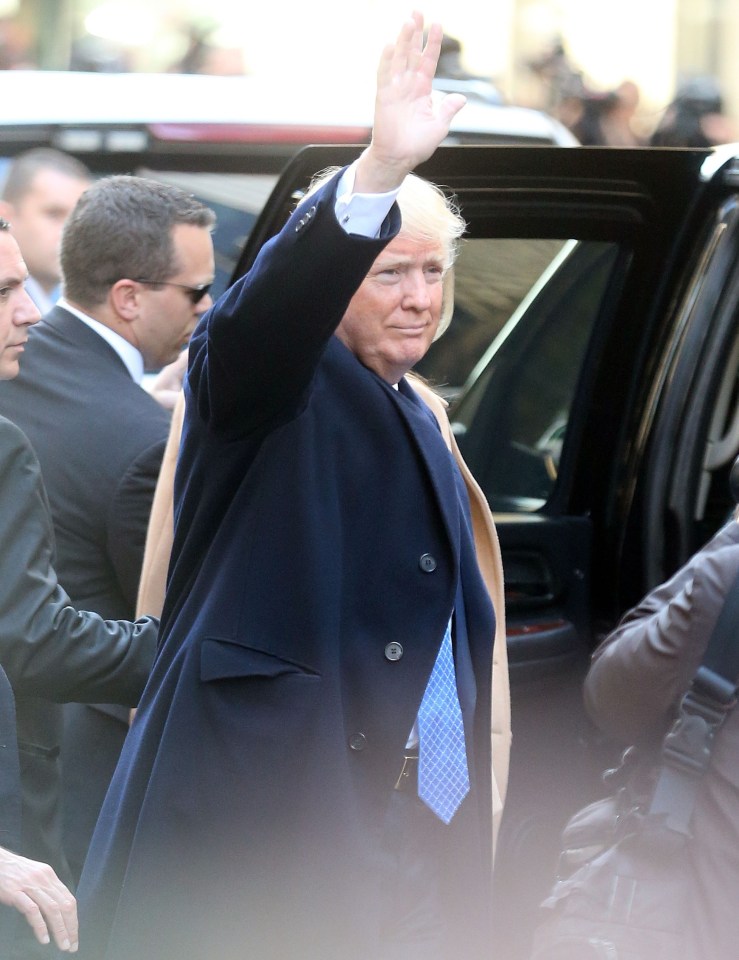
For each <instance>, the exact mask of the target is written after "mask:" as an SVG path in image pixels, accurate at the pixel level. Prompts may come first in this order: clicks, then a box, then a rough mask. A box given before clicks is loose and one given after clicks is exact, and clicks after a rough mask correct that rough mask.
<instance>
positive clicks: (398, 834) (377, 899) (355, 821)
mask: <svg viewBox="0 0 739 960" xmlns="http://www.w3.org/2000/svg"><path fill="white" fill-rule="evenodd" d="M422 36H423V24H422V19H421V17H420V15H419V14H415V15H414V17H413V18H412V19H411V20H409V21H408V22H407V23H406V24H405V25H404V26H403V28H402V30H401V32H400V34H399V37H398V40H397V42H396V44H395V45H390V46H389V48H388V49H387V50H386V52H385V54H384V56H383V58H382V60H381V63H380V67H379V70H378V83H377V96H376V112H375V125H374V132H373V139H372V144H371V145H370V146H369V147H368V148H367V149H366V151H364V152H363V153H362V155H361V157H360V158H359V159H358V160H357V161H356V163H355V164H354V165H352V166H350V167H349V168H347V169H346V170H344V171H336V172H334V173H329V174H327V176H326V178H324V179H323V180H322V181H321V182H320V183H319V184H318V185H316V186H315V188H314V189H313V191H312V192H310V193H309V195H308V196H306V197H305V198H304V199H303V200H302V201H301V203H300V204H299V205H298V207H297V209H296V210H295V212H294V213H293V214H292V216H291V217H290V218H289V220H288V222H287V224H286V225H285V226H284V228H283V229H282V231H281V232H280V233H279V235H278V236H277V237H276V238H275V239H274V240H272V241H270V242H269V243H268V244H266V245H265V247H264V248H263V249H262V251H261V252H260V254H259V256H258V258H257V260H256V262H255V264H254V266H253V267H252V269H251V270H250V271H249V273H248V274H247V275H246V276H245V277H244V278H242V279H241V280H240V281H238V282H237V283H236V284H234V286H233V287H232V288H231V289H230V290H229V291H228V292H227V293H226V294H224V295H223V297H222V298H220V299H219V301H218V302H217V303H216V304H215V306H214V307H213V308H212V309H211V310H209V311H208V313H206V314H205V316H204V317H203V319H202V321H201V322H200V323H199V325H198V327H197V329H196V331H195V334H194V336H193V340H192V342H191V345H190V364H189V368H188V373H187V377H186V383H185V397H186V416H185V422H184V428H183V434H182V446H181V449H180V456H179V461H178V466H177V471H176V476H175V481H174V501H175V509H174V517H175V518H176V521H175V522H176V527H175V532H174V542H173V548H172V560H171V566H170V576H169V584H168V588H167V593H166V599H165V603H164V609H163V614H162V624H163V628H162V639H161V644H160V648H159V653H158V655H157V659H156V662H155V665H154V668H153V671H152V676H151V680H150V681H149V683H148V684H147V690H146V692H145V694H144V696H143V697H142V701H141V704H140V706H139V709H138V711H137V714H136V718H135V720H134V722H133V725H132V727H131V732H130V734H129V738H128V739H127V741H126V744H124V748H123V753H122V756H121V760H120V762H119V765H118V767H117V769H116V772H115V774H114V777H113V781H112V782H111V788H110V790H109V792H108V795H107V797H106V801H105V803H104V805H103V809H102V811H101V815H100V819H99V820H98V825H97V828H96V831H95V834H94V837H93V841H92V844H91V847H90V851H89V855H88V858H87V861H86V863H85V868H84V871H83V875H82V880H81V883H80V888H79V902H80V950H81V951H82V956H84V957H85V958H87V957H90V958H93V957H94V958H95V960H130V958H131V957H147V958H156V960H175V958H177V960H202V958H203V957H205V956H217V957H218V958H219V960H242V958H244V957H259V958H261V960H276V958H279V960H298V958H300V960H319V958H320V960H339V958H341V960H346V958H347V957H351V958H352V960H401V958H403V960H409V958H411V957H415V958H418V957H424V958H426V960H442V958H444V960H448V958H450V957H460V958H462V957H464V958H465V960H478V958H482V957H486V956H488V955H490V954H492V953H494V947H493V941H492V931H491V930H490V887H491V873H492V855H493V827H494V820H497V818H498V816H499V814H500V811H501V807H502V794H503V791H504V786H505V776H504V773H502V772H501V771H503V770H504V768H505V765H506V761H507V753H508V742H507V738H506V737H505V735H501V736H500V737H497V738H495V740H492V738H491V724H493V725H494V724H495V717H494V716H493V714H495V715H496V716H497V713H498V711H500V712H505V710H506V707H507V673H506V669H505V653H503V652H500V648H501V646H502V644H503V643H504V622H503V621H504V611H503V603H502V574H501V569H500V556H499V552H498V548H497V539H496V536H495V528H494V525H493V522H492V518H491V515H490V512H489V509H488V507H487V504H486V503H485V500H484V497H483V496H482V494H481V492H480V490H479V487H477V485H476V484H475V482H474V480H473V479H472V477H471V476H470V475H469V471H467V470H466V468H465V467H464V465H463V463H461V462H460V461H459V460H458V459H457V456H456V454H457V451H456V450H455V446H454V443H453V437H452V436H451V432H450V430H449V423H448V420H447V419H446V415H445V413H444V409H443V404H442V403H440V402H439V400H438V398H436V401H437V403H436V404H434V401H433V399H432V397H433V394H432V391H430V390H428V389H427V388H426V389H424V387H423V386H422V385H420V384H418V383H417V382H414V380H413V378H410V379H409V378H408V377H407V376H406V375H407V374H408V373H409V371H410V369H411V368H412V367H413V365H414V364H415V363H416V362H418V360H419V359H420V358H421V357H422V356H423V355H424V354H425V352H426V350H427V349H428V347H429V345H430V343H431V342H432V340H433V338H434V337H435V336H436V335H437V334H438V333H439V331H440V329H441V328H442V325H443V321H442V316H445V317H447V318H448V317H449V316H450V312H451V306H452V301H451V290H450V289H449V285H448V284H447V282H446V281H447V279H449V278H450V271H451V268H452V264H453V261H454V256H455V253H456V250H457V246H458V241H459V238H460V235H461V233H462V231H463V229H464V222H463V221H462V219H461V217H460V216H459V213H458V212H457V210H456V209H455V207H454V204H453V203H451V202H450V201H449V200H448V198H447V197H445V195H444V194H443V192H442V191H441V190H439V189H438V188H436V187H434V186H433V185H432V184H430V183H428V182H426V181H424V180H422V179H420V178H419V177H416V176H412V175H410V174H411V171H412V170H413V169H414V168H415V167H416V166H417V165H418V164H420V163H421V162H422V161H423V160H425V159H427V158H428V157H430V156H431V155H432V154H433V153H434V151H435V149H436V147H437V146H438V144H439V143H440V142H441V140H442V139H443V138H444V137H445V136H446V134H447V132H448V129H449V124H450V122H451V120H452V117H453V116H454V114H455V113H456V112H457V110H459V109H460V108H461V107H462V105H463V103H464V98H463V97H460V96H459V95H450V96H449V97H447V98H444V99H442V100H441V101H440V102H437V101H436V100H435V99H434V98H433V97H432V96H431V89H432V79H433V76H434V70H435V67H436V62H437V58H438V54H439V48H440V41H441V28H440V27H439V26H438V25H432V27H431V28H430V30H429V35H428V36H429V39H428V43H427V44H426V46H425V47H424V45H423V42H422ZM396 199H397V203H396ZM437 409H438V415H437V414H436V413H435V412H434V411H435V410H437ZM163 512H165V513H166V511H163ZM494 645H495V648H496V649H497V650H498V653H497V657H498V659H497V662H496V663H495V664H494ZM442 665H443V667H444V671H443V672H444V679H443V681H442V678H441V670H440V667H441V666H442ZM495 683H498V684H499V685H500V695H499V696H494V695H493V685H494V684H495ZM442 703H443V705H444V706H443V708H442ZM430 714H433V715H434V718H433V720H431V718H430V716H429V715H430ZM432 729H433V730H434V731H435V734H436V737H435V736H434V733H432V732H431V731H432ZM491 740H492V743H491ZM435 747H436V748H438V752H437V750H436V749H435ZM491 754H492V756H491ZM442 755H443V756H442ZM434 758H435V759H436V760H438V761H439V767H438V769H437V771H436V772H437V773H438V777H434V776H432V775H431V774H432V771H431V770H430V769H429V767H431V766H433V764H434ZM493 766H495V776H493Z"/></svg>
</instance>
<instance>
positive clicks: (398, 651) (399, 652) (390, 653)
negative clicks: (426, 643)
mask: <svg viewBox="0 0 739 960" xmlns="http://www.w3.org/2000/svg"><path fill="white" fill-rule="evenodd" d="M402 656H403V647H402V646H401V644H399V643H389V644H388V645H387V646H386V647H385V658H386V659H387V660H390V661H395V660H400V658H401V657H402Z"/></svg>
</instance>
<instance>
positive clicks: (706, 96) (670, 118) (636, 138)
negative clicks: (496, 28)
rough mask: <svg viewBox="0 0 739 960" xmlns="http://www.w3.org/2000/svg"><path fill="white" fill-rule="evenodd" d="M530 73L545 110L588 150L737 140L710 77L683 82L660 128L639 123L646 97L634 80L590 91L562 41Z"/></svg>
mask: <svg viewBox="0 0 739 960" xmlns="http://www.w3.org/2000/svg"><path fill="white" fill-rule="evenodd" d="M528 66H529V68H530V69H531V71H533V73H534V74H535V75H536V76H537V78H538V79H539V80H540V81H541V83H542V85H543V87H544V90H545V97H546V101H545V109H546V110H547V112H549V113H551V114H552V115H553V116H555V117H557V119H558V120H560V121H561V122H562V123H564V125H565V126H566V127H568V128H569V129H570V130H571V131H572V132H573V133H574V135H575V136H576V137H577V139H578V141H579V142H580V143H581V144H582V145H583V146H606V147H638V146H661V147H708V146H714V145H716V144H719V143H728V142H731V141H734V140H735V139H736V138H737V129H736V125H735V124H734V123H733V121H732V120H731V118H730V117H728V116H727V115H726V112H725V104H724V98H723V95H722V92H721V89H720V87H719V84H718V82H717V81H716V80H715V79H714V78H713V77H709V76H696V77H690V78H687V79H685V80H684V81H682V82H681V83H680V84H679V85H678V88H677V90H676V93H675V97H674V99H673V100H672V101H671V102H670V103H669V104H668V105H667V107H666V108H665V109H664V110H663V111H661V112H660V113H659V115H658V119H657V122H656V123H654V122H653V123H649V122H645V118H644V117H643V116H642V117H639V106H640V99H641V92H640V90H639V87H638V85H637V84H636V83H635V82H634V81H633V80H631V79H628V78H626V79H624V80H623V81H622V82H621V83H619V84H618V85H617V86H616V87H614V88H613V89H610V90H605V91H604V90H599V89H596V88H595V87H594V86H592V85H590V84H589V83H588V82H587V80H586V79H585V77H584V75H583V72H582V71H581V70H579V69H578V68H577V67H576V66H575V65H574V64H573V63H572V62H571V61H570V59H569V57H568V55H567V52H566V50H565V47H564V44H563V43H562V42H561V41H560V40H557V41H556V42H555V43H554V44H553V45H552V47H551V48H550V49H549V50H547V51H546V52H545V53H544V54H543V55H542V56H541V57H540V58H538V59H536V60H533V61H530V62H529V64H528Z"/></svg>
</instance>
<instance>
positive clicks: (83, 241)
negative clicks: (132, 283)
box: [61, 176, 215, 308]
mask: <svg viewBox="0 0 739 960" xmlns="http://www.w3.org/2000/svg"><path fill="white" fill-rule="evenodd" d="M180 224H190V225H192V226H195V227H203V228H204V229H208V230H211V229H212V228H213V226H214V224H215V214H214V213H213V211H212V210H211V209H209V208H208V207H206V206H205V205H204V204H202V203H200V201H199V200H196V199H195V197H194V196H192V194H188V193H185V191H184V190H180V188H179V187H175V186H172V185H171V184H167V183H160V182H159V181H157V180H149V179H146V178H144V177H132V176H114V177H104V178H103V179H101V180H98V181H96V182H95V183H94V184H93V185H92V186H91V187H89V188H88V189H87V190H86V191H85V192H84V193H83V194H82V196H81V197H80V199H79V200H78V201H77V205H76V206H75V208H74V210H73V211H72V213H71V214H70V216H69V219H68V220H67V222H66V224H65V225H64V232H63V234H62V249H61V260H62V277H63V286H64V296H65V297H68V298H69V299H70V300H73V301H74V302H75V303H78V304H79V305H80V306H82V307H88V308H89V307H94V306H96V305H97V304H100V303H102V302H103V300H105V298H106V296H107V294H108V290H109V289H110V288H111V287H112V285H113V284H114V283H115V282H116V281H117V280H121V279H123V278H129V279H132V280H135V279H136V278H137V277H148V278H151V279H156V280H166V279H168V277H171V276H173V275H174V274H175V273H176V272H177V270H178V269H179V266H178V264H177V263H176V260H175V250H174V244H173V241H172V230H173V228H174V227H176V226H178V225H180Z"/></svg>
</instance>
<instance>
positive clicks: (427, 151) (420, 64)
mask: <svg viewBox="0 0 739 960" xmlns="http://www.w3.org/2000/svg"><path fill="white" fill-rule="evenodd" d="M441 38H442V30H441V27H440V26H439V24H436V23H435V24H432V25H431V26H430V27H429V31H428V40H427V42H426V45H425V46H424V45H423V17H422V16H421V14H420V13H415V12H414V14H413V16H412V18H411V19H410V20H408V21H406V23H404V24H403V26H402V28H401V30H400V33H399V34H398V38H397V40H396V41H395V43H394V44H390V45H389V46H387V47H386V48H385V50H384V51H383V53H382V57H381V58H380V64H379V67H378V70H377V93H376V97H375V118H374V126H373V131H372V142H371V144H370V146H369V147H368V149H367V150H366V151H365V153H364V155H363V156H362V160H361V161H360V164H359V168H358V170H357V177H356V180H355V185H354V189H355V190H356V191H357V192H360V193H361V192H367V193H382V192H385V191H388V190H392V189H394V188H395V187H398V186H400V184H401V183H402V181H403V178H404V177H405V175H406V174H407V173H409V172H410V171H411V170H413V168H414V167H416V166H418V164H419V163H421V162H422V161H424V160H426V159H428V157H430V156H431V155H432V154H433V152H434V151H435V150H436V148H437V147H438V146H439V144H440V143H441V141H442V140H443V139H444V137H445V136H446V135H447V133H448V131H449V124H450V123H451V121H452V119H453V117H454V116H455V114H456V113H457V112H458V111H459V110H461V108H462V107H463V106H464V104H465V102H466V101H465V98H464V97H463V96H462V95H461V94H447V95H446V96H444V97H437V96H435V95H433V89H432V81H433V78H434V73H435V72H436V65H437V62H438V60H439V51H440V49H441Z"/></svg>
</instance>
